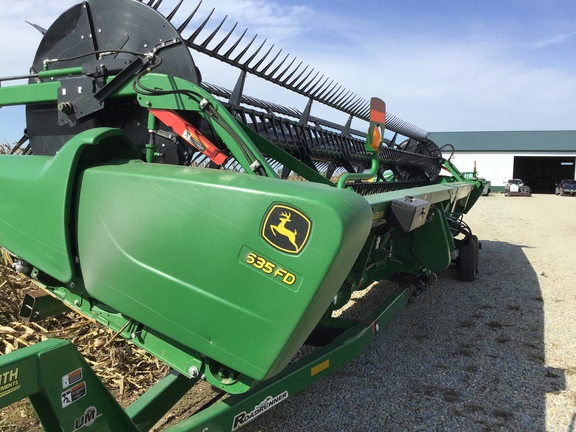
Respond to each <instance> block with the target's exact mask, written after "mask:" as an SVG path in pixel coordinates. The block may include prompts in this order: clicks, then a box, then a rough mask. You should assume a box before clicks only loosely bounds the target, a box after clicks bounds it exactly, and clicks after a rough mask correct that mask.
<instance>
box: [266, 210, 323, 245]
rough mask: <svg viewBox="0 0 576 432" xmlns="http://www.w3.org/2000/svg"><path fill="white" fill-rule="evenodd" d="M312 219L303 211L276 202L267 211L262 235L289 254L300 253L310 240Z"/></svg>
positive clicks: (271, 243)
mask: <svg viewBox="0 0 576 432" xmlns="http://www.w3.org/2000/svg"><path fill="white" fill-rule="evenodd" d="M311 230H312V221H310V219H309V218H308V216H306V215H305V214H304V213H303V212H302V211H300V210H298V209H296V208H294V207H291V206H288V205H285V204H274V205H272V207H270V208H269V209H268V211H267V212H266V216H265V217H264V222H263V223H262V230H261V232H260V235H261V236H262V238H263V239H264V240H266V241H267V242H268V244H269V245H270V246H272V247H273V248H275V249H278V250H280V251H282V252H286V253H289V254H299V253H300V251H301V250H302V248H304V246H305V245H306V243H307V242H308V237H309V236H310V232H311Z"/></svg>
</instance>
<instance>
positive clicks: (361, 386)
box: [243, 194, 576, 432]
mask: <svg viewBox="0 0 576 432" xmlns="http://www.w3.org/2000/svg"><path fill="white" fill-rule="evenodd" d="M575 215H576V198H571V197H557V196H554V195H533V196H532V197H530V198H528V197H504V196H503V195H499V194H496V195H494V194H493V195H490V196H488V197H481V198H480V200H479V202H478V203H477V204H476V206H475V207H474V208H473V210H472V211H471V214H469V215H467V216H466V218H465V221H466V222H467V223H468V224H469V225H470V226H471V227H472V229H473V232H474V233H475V234H476V235H478V237H479V239H480V241H481V243H482V250H481V255H480V260H481V262H480V271H481V273H480V275H479V277H478V279H477V280H476V281H474V282H469V283H464V282H460V281H459V280H458V278H457V274H456V271H455V270H447V271H445V272H443V273H442V274H441V275H440V278H439V281H438V284H437V285H436V286H435V287H433V288H432V289H431V290H429V291H427V292H426V293H424V294H423V295H421V296H420V297H419V298H418V299H416V301H415V302H414V303H411V304H410V305H409V306H408V307H406V308H405V309H403V310H402V311H401V312H400V313H399V314H398V315H397V316H396V317H395V318H394V319H393V321H392V322H391V324H390V325H389V326H388V328H387V329H386V330H385V331H382V332H380V335H379V336H378V338H377V339H376V340H375V341H374V343H373V344H372V345H370V347H369V348H368V349H367V350H366V351H365V352H364V353H363V354H362V355H361V356H360V357H358V358H357V359H356V360H354V361H353V362H352V363H350V364H348V365H346V366H344V367H342V368H340V369H338V370H337V371H336V372H334V373H333V374H332V375H330V376H328V377H326V378H324V379H322V380H320V381H319V382H317V383H316V384H315V385H313V386H311V387H309V388H308V389H306V390H305V391H303V392H302V393H300V394H297V395H294V396H292V397H290V398H289V399H288V400H287V401H286V402H284V403H282V404H280V405H279V406H277V407H275V408H273V409H271V410H270V411H269V412H267V413H266V414H264V415H262V416H261V417H259V418H257V419H256V420H254V421H253V422H252V423H250V424H249V425H247V426H246V427H245V428H244V429H243V430H246V431H351V432H352V431H358V432H359V431H536V432H538V431H550V432H553V431H562V432H574V431H575V430H576V356H575V354H576V316H575V311H576V308H575V306H576V286H575V285H574V283H573V279H574V275H575V274H576V272H575V271H574V266H575V264H576V263H575V262H574V257H575V254H574V243H575V241H576V218H575Z"/></svg>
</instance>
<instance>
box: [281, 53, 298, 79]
mask: <svg viewBox="0 0 576 432" xmlns="http://www.w3.org/2000/svg"><path fill="white" fill-rule="evenodd" d="M295 61H296V57H294V60H292V62H290V65H289V66H288V67H287V68H286V69H284V70H283V71H282V73H281V74H280V75H278V76H277V77H276V80H278V81H280V80H281V79H282V77H283V76H284V74H285V73H286V72H288V69H290V66H292V64H293V63H294V62H295ZM300 65H302V62H300V63H298V66H296V69H294V70H293V71H292V72H291V73H290V75H288V77H287V78H286V79H289V78H290V77H291V76H292V75H294V72H296V71H297V70H298V68H299V67H300ZM281 82H283V83H285V82H286V80H284V81H281Z"/></svg>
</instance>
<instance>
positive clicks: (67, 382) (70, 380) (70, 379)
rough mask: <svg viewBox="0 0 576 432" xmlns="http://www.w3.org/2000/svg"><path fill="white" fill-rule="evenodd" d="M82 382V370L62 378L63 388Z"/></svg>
mask: <svg viewBox="0 0 576 432" xmlns="http://www.w3.org/2000/svg"><path fill="white" fill-rule="evenodd" d="M79 381H82V368H78V369H76V370H75V371H72V372H70V373H69V374H66V375H64V376H63V377H62V388H63V389H65V388H66V387H70V386H71V385H72V384H76V383H77V382H79Z"/></svg>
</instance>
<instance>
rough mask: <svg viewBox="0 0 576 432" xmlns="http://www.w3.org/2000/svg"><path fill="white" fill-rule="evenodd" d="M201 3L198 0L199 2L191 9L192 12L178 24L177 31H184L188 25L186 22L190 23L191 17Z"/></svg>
mask: <svg viewBox="0 0 576 432" xmlns="http://www.w3.org/2000/svg"><path fill="white" fill-rule="evenodd" d="M201 4H202V0H200V2H199V3H198V4H197V5H196V8H195V9H194V10H193V11H192V13H191V14H190V15H189V16H188V18H186V19H185V20H184V22H183V23H182V24H180V27H178V29H177V31H178V33H180V34H181V33H182V32H183V31H184V29H185V28H186V27H188V24H190V21H191V20H192V18H193V17H194V15H196V12H197V11H198V9H199V8H200V5H201Z"/></svg>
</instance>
